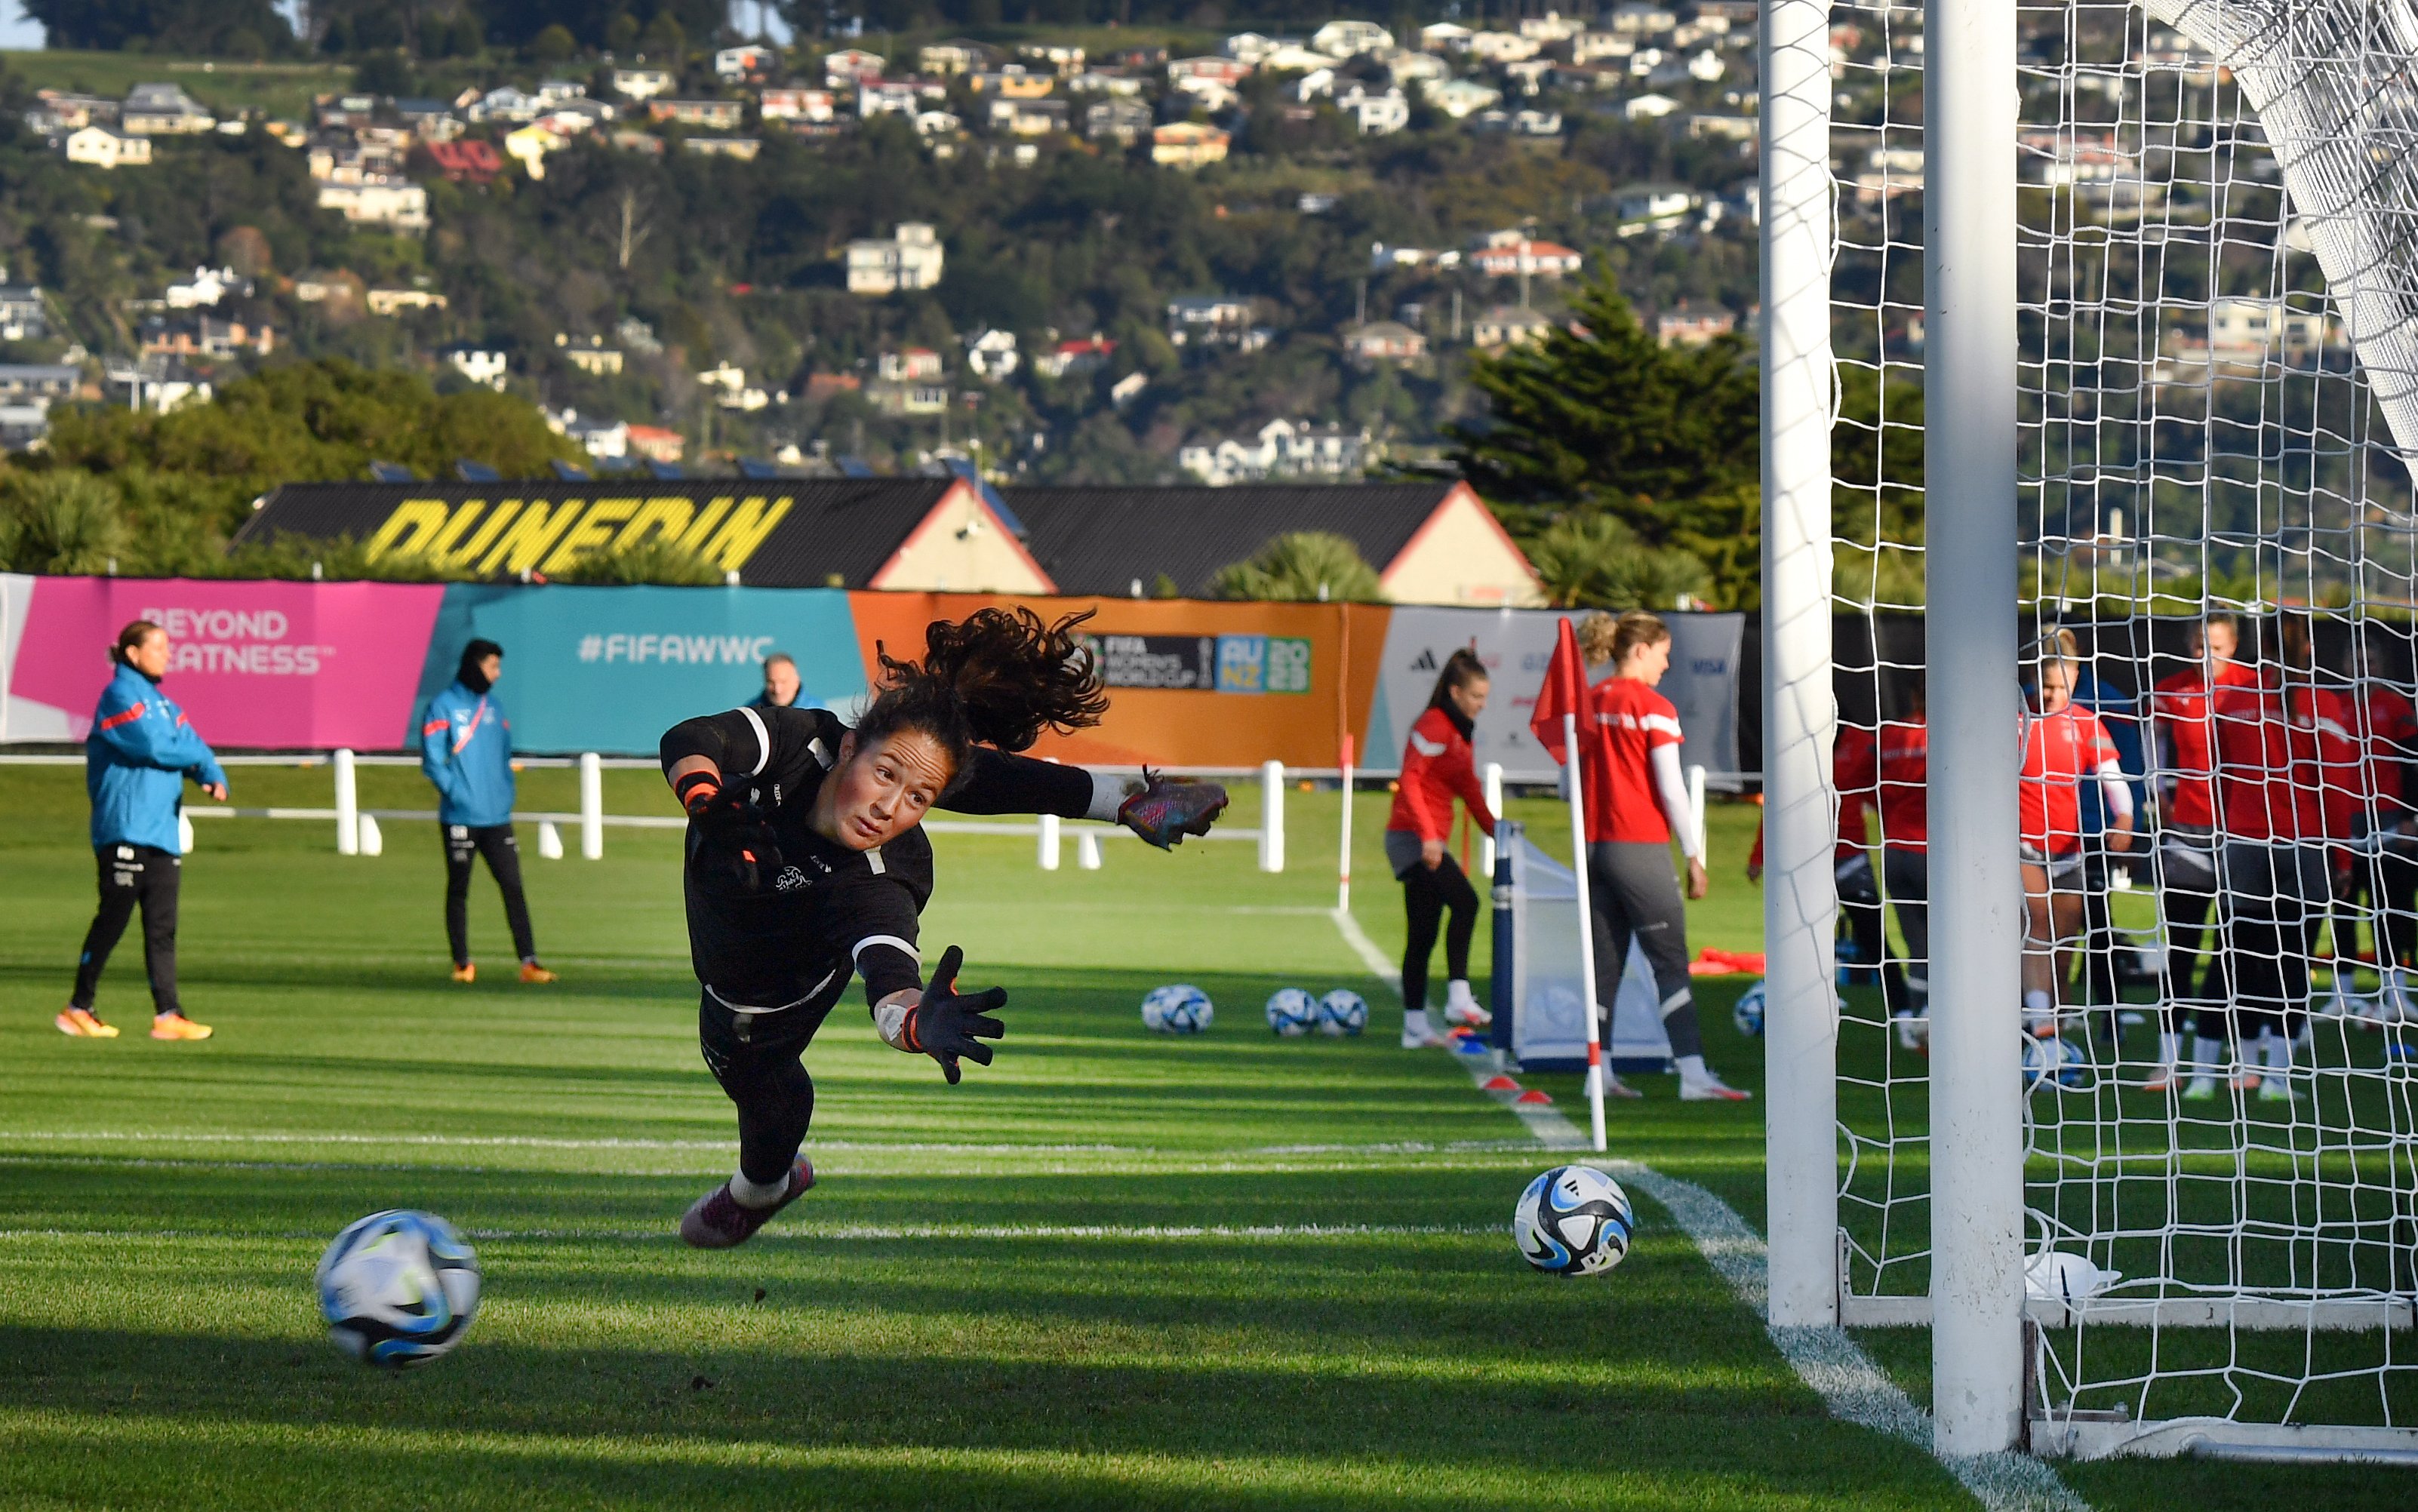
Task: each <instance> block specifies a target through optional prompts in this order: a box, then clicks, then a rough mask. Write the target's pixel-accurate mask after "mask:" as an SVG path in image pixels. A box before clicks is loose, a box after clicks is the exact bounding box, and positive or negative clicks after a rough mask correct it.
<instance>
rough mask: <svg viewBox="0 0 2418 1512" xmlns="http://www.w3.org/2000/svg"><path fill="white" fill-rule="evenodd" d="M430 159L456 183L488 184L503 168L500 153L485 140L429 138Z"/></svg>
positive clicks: (441, 172)
mask: <svg viewBox="0 0 2418 1512" xmlns="http://www.w3.org/2000/svg"><path fill="white" fill-rule="evenodd" d="M427 151H428V157H429V160H430V161H432V162H434V163H436V171H437V172H438V173H440V174H443V175H444V176H446V177H447V178H450V179H451V180H452V181H453V182H455V183H457V184H488V183H493V182H494V181H495V177H496V176H497V174H499V173H502V172H503V171H504V157H503V154H502V153H500V152H497V150H496V149H495V146H494V145H493V144H491V143H486V142H431V143H429V144H428V147H427Z"/></svg>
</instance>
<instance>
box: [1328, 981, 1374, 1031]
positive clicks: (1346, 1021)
mask: <svg viewBox="0 0 2418 1512" xmlns="http://www.w3.org/2000/svg"><path fill="white" fill-rule="evenodd" d="M1368 1027H1369V1000H1368V999H1366V998H1363V997H1362V996H1360V994H1358V993H1356V992H1354V991H1353V990H1352V989H1351V988H1349V987H1338V988H1336V989H1335V990H1334V991H1333V992H1330V993H1328V994H1327V995H1326V996H1325V997H1324V998H1321V999H1319V1000H1318V1031H1319V1032H1320V1033H1321V1034H1326V1035H1331V1036H1333V1037H1334V1038H1336V1039H1342V1038H1344V1037H1345V1036H1347V1035H1352V1034H1357V1033H1359V1032H1360V1031H1362V1030H1364V1029H1367V1028H1368Z"/></svg>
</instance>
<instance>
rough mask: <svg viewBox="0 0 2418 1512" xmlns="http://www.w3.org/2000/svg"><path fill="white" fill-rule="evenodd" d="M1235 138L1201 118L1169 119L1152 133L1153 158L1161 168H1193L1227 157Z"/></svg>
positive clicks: (1151, 156) (1223, 159) (1151, 154)
mask: <svg viewBox="0 0 2418 1512" xmlns="http://www.w3.org/2000/svg"><path fill="white" fill-rule="evenodd" d="M1231 142H1232V138H1231V137H1229V136H1228V135H1227V134H1226V133H1225V132H1223V131H1221V130H1218V129H1217V128H1216V127H1214V126H1205V125H1203V124H1201V122H1199V121H1170V122H1169V123H1168V124H1167V125H1165V126H1162V127H1159V128H1157V129H1156V130H1154V131H1152V132H1151V134H1150V160H1151V161H1153V162H1155V163H1157V164H1158V165H1159V166H1160V167H1162V168H1179V169H1192V168H1202V167H1206V166H1207V165H1209V164H1210V163H1213V162H1223V161H1225V160H1226V148H1227V145H1229V143H1231Z"/></svg>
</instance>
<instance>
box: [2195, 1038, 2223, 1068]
mask: <svg viewBox="0 0 2418 1512" xmlns="http://www.w3.org/2000/svg"><path fill="white" fill-rule="evenodd" d="M2224 1063H2225V1042H2224V1041H2223V1040H2212V1039H2210V1038H2209V1037H2208V1036H2207V1035H2205V1034H2195V1035H2193V1036H2192V1069H2193V1070H2194V1071H2196V1072H2198V1073H2199V1074H2200V1075H2202V1076H2207V1075H2209V1074H2210V1073H2211V1072H2213V1071H2214V1070H2215V1069H2216V1068H2217V1067H2218V1066H2221V1065H2223V1064H2224Z"/></svg>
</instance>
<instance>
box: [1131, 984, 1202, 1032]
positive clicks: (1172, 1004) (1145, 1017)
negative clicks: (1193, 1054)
mask: <svg viewBox="0 0 2418 1512" xmlns="http://www.w3.org/2000/svg"><path fill="white" fill-rule="evenodd" d="M1216 1018H1217V1009H1216V1007H1214V1006H1213V1005H1212V1004H1211V1003H1210V1001H1209V994H1207V993H1205V992H1203V991H1201V989H1200V988H1199V987H1196V986H1194V985H1191V984H1190V983H1188V982H1178V983H1175V984H1173V985H1169V986H1164V987H1153V988H1151V989H1150V996H1148V997H1146V998H1144V999H1142V1000H1141V1023H1142V1027H1143V1028H1144V1029H1147V1030H1151V1031H1154V1032H1156V1033H1160V1034H1198V1033H1200V1032H1201V1031H1203V1030H1205V1029H1207V1028H1208V1027H1209V1025H1210V1023H1211V1022H1212V1021H1213V1020H1215V1019H1216Z"/></svg>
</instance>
